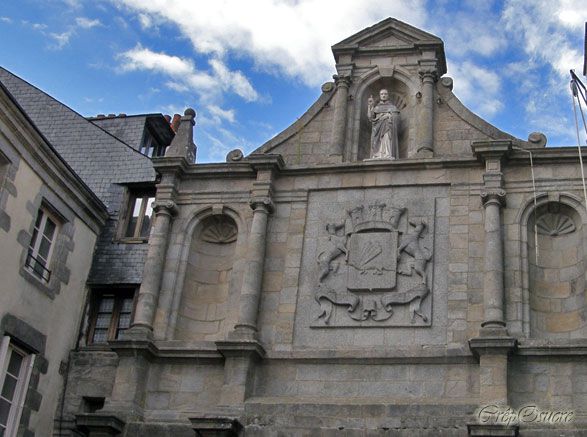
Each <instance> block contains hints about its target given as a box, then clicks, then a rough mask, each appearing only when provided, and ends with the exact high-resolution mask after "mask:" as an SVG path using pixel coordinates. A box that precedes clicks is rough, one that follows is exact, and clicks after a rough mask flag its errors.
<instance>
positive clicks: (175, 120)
mask: <svg viewBox="0 0 587 437" xmlns="http://www.w3.org/2000/svg"><path fill="white" fill-rule="evenodd" d="M180 121H181V115H179V114H173V120H171V129H173V132H177V128H178V127H179V122H180Z"/></svg>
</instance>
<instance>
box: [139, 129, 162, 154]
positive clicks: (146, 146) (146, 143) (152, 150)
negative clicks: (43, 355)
mask: <svg viewBox="0 0 587 437" xmlns="http://www.w3.org/2000/svg"><path fill="white" fill-rule="evenodd" d="M139 152H141V153H142V154H143V155H145V156H148V157H149V158H153V157H158V156H163V155H165V147H163V146H160V145H159V144H158V143H157V141H155V138H154V137H153V135H151V134H150V133H149V132H148V131H145V135H144V137H143V142H142V144H141V147H140V148H139Z"/></svg>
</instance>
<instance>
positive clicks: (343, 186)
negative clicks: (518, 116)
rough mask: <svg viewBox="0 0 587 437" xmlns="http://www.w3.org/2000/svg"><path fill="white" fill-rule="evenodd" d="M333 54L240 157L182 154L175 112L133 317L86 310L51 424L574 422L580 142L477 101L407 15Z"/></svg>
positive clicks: (134, 430)
mask: <svg viewBox="0 0 587 437" xmlns="http://www.w3.org/2000/svg"><path fill="white" fill-rule="evenodd" d="M332 51H333V54H334V59H335V63H336V70H337V74H336V75H335V76H334V81H333V82H329V83H326V84H324V85H323V86H322V94H321V95H320V97H319V98H318V100H317V101H316V102H315V103H314V104H313V105H312V106H311V107H310V108H309V109H308V111H307V112H306V113H305V114H304V115H303V116H301V117H300V118H299V119H298V120H297V121H296V122H295V123H293V124H292V125H291V126H290V127H288V128H287V129H286V130H284V131H283V132H282V133H280V134H279V135H277V136H276V137H275V138H273V139H271V140H270V141H268V142H267V143H266V144H264V145H262V146H261V147H259V148H258V149H257V150H255V151H254V152H252V153H251V154H249V155H248V156H243V154H242V152H240V151H233V152H231V153H229V154H228V156H227V162H225V163H217V164H197V163H194V162H196V160H195V155H196V148H195V145H194V142H193V129H194V125H195V112H194V111H193V110H191V109H188V110H186V111H185V114H184V115H183V116H182V117H181V118H180V119H179V120H177V123H178V125H177V131H176V134H175V136H174V137H173V141H172V142H171V144H170V146H169V147H168V148H167V149H166V151H165V153H164V155H159V156H154V157H153V159H152V166H153V168H154V170H155V172H156V173H157V175H158V176H157V185H156V196H155V201H154V203H153V205H152V206H153V211H154V214H153V217H154V221H153V224H152V226H151V231H150V235H149V237H148V244H146V243H145V246H144V252H145V255H144V264H143V265H142V269H141V271H142V275H141V277H140V288H139V289H138V293H137V294H136V298H135V305H134V310H133V312H132V324H131V326H130V329H128V330H125V331H124V332H123V333H122V335H120V336H119V337H118V338H116V339H113V340H110V341H108V342H102V343H98V344H97V342H92V335H91V330H92V329H94V328H92V323H91V322H90V321H89V320H90V319H91V315H89V316H88V321H87V322H86V323H84V326H83V328H82V333H81V337H82V340H81V341H80V345H79V347H78V348H76V350H74V351H72V353H71V354H70V359H69V364H68V373H67V377H66V378H67V381H66V383H65V388H64V392H63V402H62V409H61V414H60V415H59V419H58V420H57V421H56V425H55V430H54V435H68V436H71V435H89V436H92V437H93V436H107V435H121V436H126V437H131V436H172V435H173V436H174V437H180V436H186V437H187V436H194V435H197V436H244V435H246V436H386V435H390V436H410V437H412V436H461V435H462V436H467V435H471V436H516V435H521V436H551V435H556V436H579V435H585V433H587V416H586V415H587V407H586V406H587V360H586V359H585V357H586V354H587V304H586V301H585V263H586V262H587V258H586V257H587V210H586V209H585V204H584V200H583V197H582V180H581V169H580V167H579V165H578V156H577V149H576V148H564V147H563V148H556V149H554V148H548V147H545V145H546V137H545V136H544V135H542V134H540V133H532V134H530V135H529V137H528V139H527V140H522V139H518V138H514V137H512V136H511V135H508V134H507V133H505V132H502V131H500V130H499V129H497V128H496V127H494V126H492V125H490V124H489V123H487V122H485V121H484V120H482V119H480V118H479V117H478V116H476V115H475V114H473V113H472V112H470V111H469V110H468V109H467V108H465V107H464V106H463V105H462V103H461V102H460V101H459V100H458V99H457V97H456V96H455V95H454V94H453V93H452V87H453V81H452V79H451V78H449V77H447V76H446V75H445V74H446V60H445V53H444V45H443V42H442V41H441V40H440V39H439V38H437V37H435V36H433V35H431V34H429V33H426V32H424V31H422V30H419V29H416V28H414V27H412V26H410V25H408V24H405V23H402V22H400V21H397V20H395V19H391V18H390V19H387V20H384V21H382V22H380V23H378V24H376V25H374V26H372V27H370V28H367V29H365V30H362V31H361V32H359V33H357V34H355V35H352V36H350V37H349V38H347V39H345V40H343V41H341V42H340V43H338V44H336V45H334V46H333V47H332ZM382 90H385V91H386V93H384V92H383V91H382ZM104 128H105V129H106V128H107V127H106V126H105V123H104ZM112 129H114V128H112ZM530 157H532V162H533V167H531V165H530ZM147 179H148V178H147ZM115 219H116V218H115V217H114V215H112V220H115ZM118 220H121V218H118ZM112 226H115V225H112ZM101 241H103V243H99V244H103V245H107V244H108V242H107V240H101ZM121 256H122V255H121ZM121 262H122V261H121ZM99 266H100V262H99V261H97V262H95V263H94V269H93V271H92V272H93V273H92V276H91V278H92V279H91V282H92V283H96V284H100V283H102V284H104V283H108V284H112V283H113V281H114V279H112V278H116V277H117V276H116V275H111V274H110V273H109V272H108V270H107V269H104V268H102V267H100V268H98V267H99ZM106 278H110V279H106ZM136 280H137V278H135V279H133V281H136ZM123 285H124V284H123ZM90 312H91V311H90Z"/></svg>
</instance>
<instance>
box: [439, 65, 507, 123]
mask: <svg viewBox="0 0 587 437" xmlns="http://www.w3.org/2000/svg"><path fill="white" fill-rule="evenodd" d="M448 67H449V75H450V76H452V77H453V79H454V93H455V94H456V95H457V96H458V97H459V99H460V100H462V101H463V103H464V104H465V105H467V106H469V107H470V108H471V109H472V110H473V111H475V112H476V113H478V114H479V115H481V116H483V117H492V116H493V115H495V114H496V113H498V112H499V111H500V110H501V109H502V108H503V103H502V101H501V88H502V85H501V79H500V77H499V75H498V74H497V73H496V72H494V71H491V70H488V69H486V68H483V67H481V66H479V65H476V64H474V63H472V62H470V61H465V62H462V63H458V62H454V63H453V62H449V64H448Z"/></svg>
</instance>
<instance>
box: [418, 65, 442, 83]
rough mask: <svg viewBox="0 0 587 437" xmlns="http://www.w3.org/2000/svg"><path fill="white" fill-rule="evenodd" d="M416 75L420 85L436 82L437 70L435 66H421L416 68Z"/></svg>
mask: <svg viewBox="0 0 587 437" xmlns="http://www.w3.org/2000/svg"><path fill="white" fill-rule="evenodd" d="M418 74H419V75H420V80H422V83H425V82H436V81H437V80H438V70H437V68H436V66H428V65H422V66H420V68H418Z"/></svg>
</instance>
